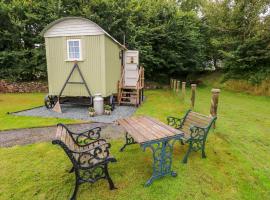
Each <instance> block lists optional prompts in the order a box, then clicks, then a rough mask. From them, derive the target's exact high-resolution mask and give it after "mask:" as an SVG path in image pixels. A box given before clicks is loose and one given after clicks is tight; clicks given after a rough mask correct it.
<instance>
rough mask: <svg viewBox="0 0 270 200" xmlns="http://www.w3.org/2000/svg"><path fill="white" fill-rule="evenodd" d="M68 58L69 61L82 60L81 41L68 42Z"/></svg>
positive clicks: (72, 40)
mask: <svg viewBox="0 0 270 200" xmlns="http://www.w3.org/2000/svg"><path fill="white" fill-rule="evenodd" d="M67 56H68V60H81V59H82V52H81V40H80V39H71V40H67Z"/></svg>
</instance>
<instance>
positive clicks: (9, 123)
mask: <svg viewBox="0 0 270 200" xmlns="http://www.w3.org/2000/svg"><path fill="white" fill-rule="evenodd" d="M44 96H45V94H42V93H32V94H28V93H24V94H0V130H7V129H17V128H30V127H39V126H50V125H55V124H57V123H59V122H64V123H76V122H79V121H78V120H71V119H57V118H41V117H28V116H27V117H25V116H14V115H9V114H7V112H15V111H20V110H24V109H28V108H32V107H35V106H40V105H42V104H43V98H44Z"/></svg>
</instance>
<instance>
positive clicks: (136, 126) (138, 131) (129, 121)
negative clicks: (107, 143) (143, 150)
mask: <svg viewBox="0 0 270 200" xmlns="http://www.w3.org/2000/svg"><path fill="white" fill-rule="evenodd" d="M124 120H125V121H126V123H127V124H129V126H131V127H132V128H133V129H134V130H135V131H136V132H135V135H136V134H137V135H139V136H140V137H142V138H143V140H144V142H145V141H149V140H153V139H154V138H153V136H151V135H149V134H144V133H143V130H142V129H141V128H140V126H139V124H136V123H135V122H134V121H133V120H132V117H130V118H126V119H124Z"/></svg>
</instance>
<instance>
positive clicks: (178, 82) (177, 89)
mask: <svg viewBox="0 0 270 200" xmlns="http://www.w3.org/2000/svg"><path fill="white" fill-rule="evenodd" d="M179 87H180V81H177V83H176V92H177V93H178V91H179Z"/></svg>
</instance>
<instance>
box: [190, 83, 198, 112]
mask: <svg viewBox="0 0 270 200" xmlns="http://www.w3.org/2000/svg"><path fill="white" fill-rule="evenodd" d="M196 86H197V85H196V84H191V99H190V100H191V109H192V110H193V109H194V105H195V92H196Z"/></svg>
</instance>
